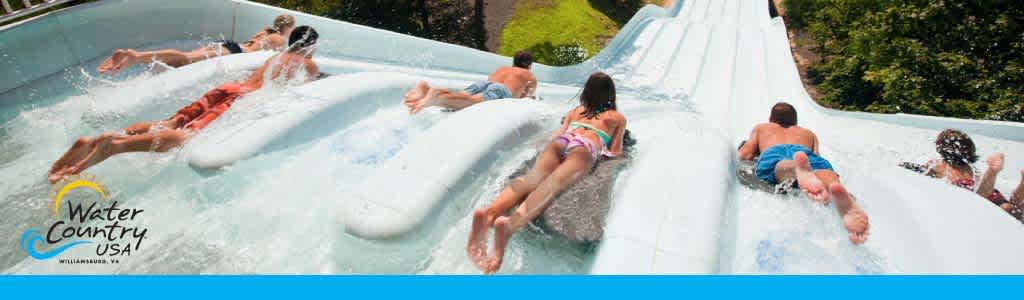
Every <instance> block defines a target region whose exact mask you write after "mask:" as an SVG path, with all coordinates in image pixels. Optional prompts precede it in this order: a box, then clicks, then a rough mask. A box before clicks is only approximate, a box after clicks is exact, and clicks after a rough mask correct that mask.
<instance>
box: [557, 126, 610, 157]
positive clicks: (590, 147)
mask: <svg viewBox="0 0 1024 300" xmlns="http://www.w3.org/2000/svg"><path fill="white" fill-rule="evenodd" d="M576 128H584V129H587V130H590V131H591V132H593V133H594V134H596V135H597V136H598V137H600V138H601V141H602V142H603V143H600V144H598V145H594V143H593V142H591V141H590V139H587V138H586V137H584V136H583V135H581V134H578V133H575V132H572V131H573V130H574V129H576ZM555 141H557V142H559V143H561V144H562V146H564V148H563V149H562V153H561V154H562V157H563V158H564V157H566V155H569V151H572V149H575V148H577V147H583V148H585V149H587V152H589V153H590V157H591V158H592V159H593V160H594V161H597V159H598V158H599V157H600V156H601V155H605V156H611V155H610V153H609V152H608V148H610V147H611V144H612V137H611V136H610V135H608V133H605V132H604V131H603V130H600V129H597V128H596V127H594V126H590V125H588V124H584V123H579V122H572V123H569V130H567V131H566V132H565V133H562V134H561V135H559V136H557V137H555Z"/></svg>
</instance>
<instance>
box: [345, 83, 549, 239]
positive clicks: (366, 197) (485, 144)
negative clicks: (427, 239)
mask: <svg viewBox="0 0 1024 300" xmlns="http://www.w3.org/2000/svg"><path fill="white" fill-rule="evenodd" d="M545 106H546V104H543V103H541V102H537V101H524V100H515V99H506V100H495V101H487V102H484V103H481V104H477V105H473V106H470V107H468V108H466V109H463V110H461V111H458V112H456V113H455V114H454V115H453V116H450V117H448V118H447V119H445V120H443V121H441V122H440V123H438V124H437V125H434V127H431V128H430V129H429V130H428V131H426V132H424V133H422V134H420V135H419V136H417V137H416V138H415V139H414V140H413V141H412V142H411V143H410V144H409V145H408V146H406V147H405V148H403V149H402V150H401V151H400V152H399V153H398V154H397V155H395V157H394V158H392V159H391V160H389V161H388V162H387V163H386V164H385V165H384V166H383V167H381V168H380V170H379V171H377V172H376V173H374V174H373V175H372V176H371V177H370V178H368V179H367V180H366V181H364V182H363V185H362V186H361V187H360V188H359V189H358V190H357V191H355V192H353V193H352V194H351V196H350V197H348V199H346V202H347V203H346V206H345V207H343V208H342V211H341V212H339V214H338V219H339V221H340V222H341V223H343V224H345V231H346V232H348V233H350V234H352V235H355V236H358V237H361V238H365V239H390V238H397V237H400V236H402V235H403V234H405V233H408V232H410V231H412V230H413V229H415V228H416V226H417V225H419V224H421V223H423V221H424V219H426V218H427V217H429V216H430V215H431V214H432V212H434V211H436V210H437V209H438V208H439V207H440V206H441V205H442V204H443V202H444V200H445V199H447V198H448V197H449V196H450V193H449V189H451V188H453V187H454V185H455V184H456V182H458V181H459V180H460V179H461V178H462V177H464V176H467V175H468V173H469V172H470V171H471V170H472V169H473V167H474V166H475V165H477V164H479V163H481V162H482V160H484V159H485V158H486V157H487V155H488V154H489V153H491V152H493V151H498V150H500V148H501V145H505V144H509V143H516V142H520V143H521V142H523V139H524V138H525V137H528V136H530V135H533V134H535V133H538V132H539V130H540V129H541V128H544V126H541V125H539V122H540V121H541V119H542V117H543V115H544V114H543V113H542V112H543V108H544V107H545ZM481 124H483V126H481Z"/></svg>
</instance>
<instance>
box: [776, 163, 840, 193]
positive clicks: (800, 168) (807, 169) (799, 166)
mask: <svg viewBox="0 0 1024 300" xmlns="http://www.w3.org/2000/svg"><path fill="white" fill-rule="evenodd" d="M775 178H776V179H777V180H778V181H780V182H781V181H784V180H786V179H796V181H797V184H798V185H799V186H800V190H802V191H803V192H804V194H807V197H809V198H811V199H812V200H815V201H818V202H822V203H824V202H827V201H828V196H829V195H828V190H827V189H825V185H824V184H822V183H821V180H820V179H818V178H817V177H816V176H814V172H813V171H812V170H811V164H810V161H808V159H807V154H805V153H803V152H797V153H796V154H794V155H793V160H783V161H779V163H778V164H776V165H775Z"/></svg>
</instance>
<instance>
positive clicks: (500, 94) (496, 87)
mask: <svg viewBox="0 0 1024 300" xmlns="http://www.w3.org/2000/svg"><path fill="white" fill-rule="evenodd" d="M466 92H467V93H469V94H470V95H476V94H482V95H483V98H484V101H487V100H494V99H505V98H512V92H511V91H509V90H508V88H507V87H505V85H504V84H500V83H497V82H490V81H487V80H481V81H477V82H474V83H473V84H471V85H469V87H466Z"/></svg>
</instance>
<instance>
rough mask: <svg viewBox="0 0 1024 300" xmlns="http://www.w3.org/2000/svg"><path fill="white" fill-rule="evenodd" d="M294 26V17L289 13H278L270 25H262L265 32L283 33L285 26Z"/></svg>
mask: <svg viewBox="0 0 1024 300" xmlns="http://www.w3.org/2000/svg"><path fill="white" fill-rule="evenodd" d="M288 27H295V18H294V17H292V16H291V15H280V16H277V17H276V18H274V23H273V24H272V25H271V26H267V27H263V31H265V32H267V33H283V32H284V29H285V28H288Z"/></svg>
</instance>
